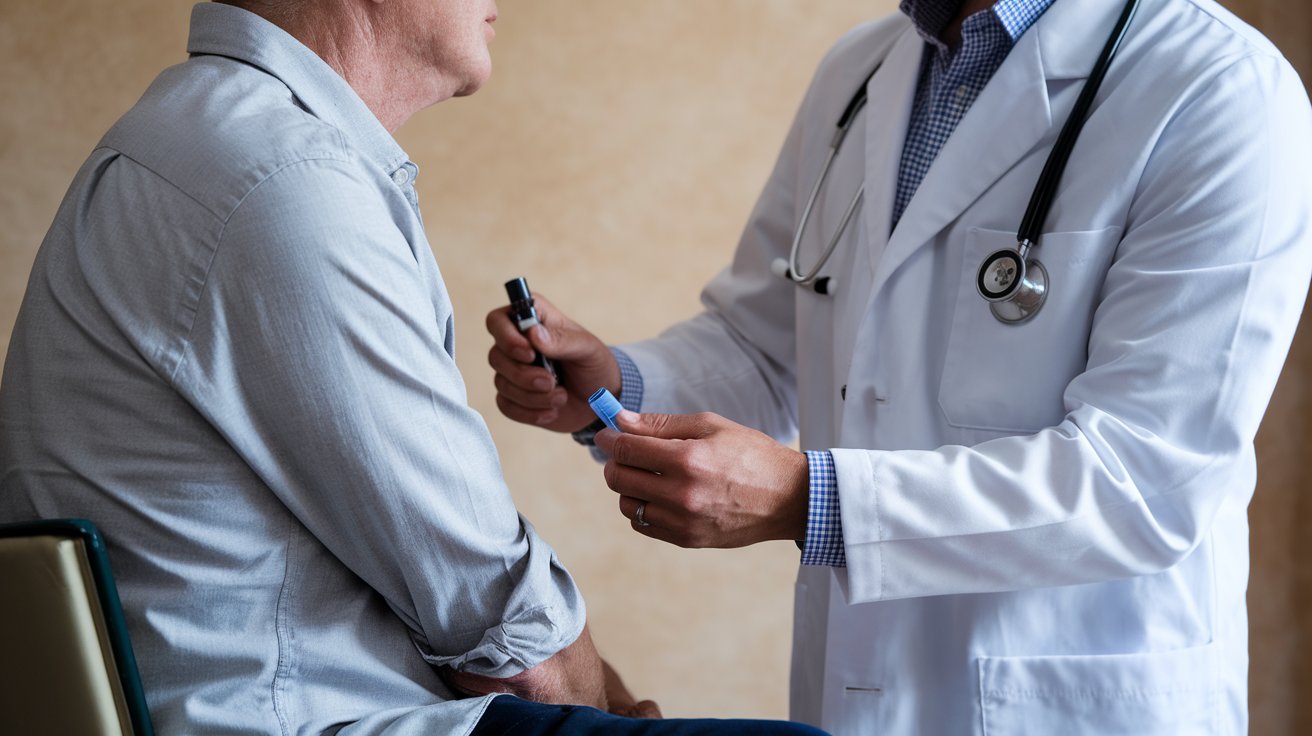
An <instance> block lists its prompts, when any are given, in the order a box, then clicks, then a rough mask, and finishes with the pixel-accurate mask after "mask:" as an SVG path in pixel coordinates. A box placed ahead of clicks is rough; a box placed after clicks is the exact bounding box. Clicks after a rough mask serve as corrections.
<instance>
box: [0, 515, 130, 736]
mask: <svg viewBox="0 0 1312 736" xmlns="http://www.w3.org/2000/svg"><path fill="white" fill-rule="evenodd" d="M0 732H3V733H60V734H65V733H66V734H124V735H127V734H133V735H134V736H152V735H153V730H152V729H151V725H150V716H149V714H148V712H147V711H146V699H145V695H144V693H143V692H142V689H141V679H140V677H139V676H138V674H137V663H136V658H135V657H134V656H133V654H132V645H131V643H130V642H129V641H128V635H127V626H126V624H125V623H124V621H123V609H122V606H121V605H120V604H119V599H118V590H117V589H116V588H115V586H114V578H113V575H112V574H111V573H110V569H109V558H108V556H107V555H106V554H105V543H104V540H102V539H101V537H100V533H99V532H97V531H96V528H95V526H94V525H93V524H91V522H89V521H85V520H82V519H52V520H46V521H35V522H29V523H25V524H7V525H0Z"/></svg>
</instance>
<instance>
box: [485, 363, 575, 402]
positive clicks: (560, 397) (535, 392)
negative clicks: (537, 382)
mask: <svg viewBox="0 0 1312 736" xmlns="http://www.w3.org/2000/svg"><path fill="white" fill-rule="evenodd" d="M539 370H542V373H543V374H544V375H545V374H546V373H547V372H546V370H543V369H539ZM547 380H550V376H547ZM492 385H493V386H495V387H496V389H497V393H498V394H499V395H501V396H503V397H505V398H506V399H507V400H509V401H510V402H512V403H514V404H518V405H519V406H522V407H523V408H525V409H536V410H539V411H541V410H546V409H559V408H560V407H562V406H564V405H565V402H567V401H569V394H567V393H566V392H565V389H563V388H553V389H549V390H547V391H543V390H541V389H539V388H537V387H536V386H534V387H533V388H523V387H521V386H516V385H515V384H513V383H511V382H510V381H509V380H508V379H507V378H506V377H505V376H503V375H502V374H500V373H498V374H496V376H494V377H493V378H492Z"/></svg>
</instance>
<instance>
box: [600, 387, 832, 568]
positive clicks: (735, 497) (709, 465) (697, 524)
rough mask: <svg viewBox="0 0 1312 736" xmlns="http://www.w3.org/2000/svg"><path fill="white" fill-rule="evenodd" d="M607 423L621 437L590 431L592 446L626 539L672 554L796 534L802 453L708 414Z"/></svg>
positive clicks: (802, 504) (803, 481)
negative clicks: (630, 534)
mask: <svg viewBox="0 0 1312 736" xmlns="http://www.w3.org/2000/svg"><path fill="white" fill-rule="evenodd" d="M617 421H618V423H619V426H620V428H621V429H623V430H624V433H623V434H621V433H619V432H615V431H614V430H609V429H608V430H604V431H602V432H600V433H598V434H597V447H598V448H600V449H601V450H602V451H603V452H605V453H606V454H607V455H609V456H610V461H609V462H608V463H606V470H605V473H606V484H607V485H608V486H610V488H611V490H613V491H615V492H616V493H618V494H620V513H621V514H623V515H624V516H625V517H627V518H628V519H629V520H630V522H631V523H632V525H633V528H634V530H635V531H638V532H640V533H642V534H645V535H647V536H649V537H653V538H655V539H660V540H662V541H665V542H669V543H671V544H676V545H678V546H680V547H744V546H746V545H749V544H755V543H757V542H764V541H766V540H771V539H784V540H799V539H803V538H804V537H805V536H806V515H807V505H808V503H809V501H810V498H809V496H810V482H809V478H808V473H807V471H808V467H807V460H806V455H804V454H802V453H800V452H797V451H796V450H793V449H791V448H789V447H785V446H784V445H781V444H779V443H778V442H775V441H774V440H773V439H771V438H770V437H768V436H766V435H764V434H762V433H760V432H758V431H756V430H754V429H751V428H748V427H744V426H742V425H741V424H735V423H734V422H731V421H729V420H728V419H725V418H724V417H721V416H719V415H716V414H709V413H703V414H634V413H633V412H629V411H624V412H620V414H619V416H618V417H617ZM639 506H641V508H642V516H641V518H638V509H639ZM642 522H645V525H644V524H643V523H642Z"/></svg>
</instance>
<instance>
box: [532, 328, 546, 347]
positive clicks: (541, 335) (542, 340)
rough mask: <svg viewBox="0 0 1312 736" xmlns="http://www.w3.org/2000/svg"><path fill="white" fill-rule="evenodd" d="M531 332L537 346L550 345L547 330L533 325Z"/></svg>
mask: <svg viewBox="0 0 1312 736" xmlns="http://www.w3.org/2000/svg"><path fill="white" fill-rule="evenodd" d="M532 331H533V337H534V339H536V340H537V341H538V343H539V344H543V345H550V344H551V333H550V332H547V328H545V327H543V326H542V325H534V326H533V327H532Z"/></svg>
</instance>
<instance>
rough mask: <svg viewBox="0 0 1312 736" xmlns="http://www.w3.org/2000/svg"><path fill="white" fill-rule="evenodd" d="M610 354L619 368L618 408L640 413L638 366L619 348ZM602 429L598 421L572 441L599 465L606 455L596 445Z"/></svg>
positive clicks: (640, 391) (640, 392) (639, 376)
mask: <svg viewBox="0 0 1312 736" xmlns="http://www.w3.org/2000/svg"><path fill="white" fill-rule="evenodd" d="M610 352H611V354H612V355H614V356H615V362H616V363H619V366H620V395H619V396H618V397H616V398H618V399H619V400H620V406H622V407H624V408H625V409H627V410H629V411H631V412H634V413H637V412H639V411H642V372H641V371H639V370H638V364H637V363H634V362H633V358H630V357H629V355H628V353H625V352H624V351H623V350H620V349H619V348H611V349H610ZM604 427H605V425H604V424H602V423H601V420H600V419H598V420H597V421H596V422H593V423H592V424H590V425H588V426H587V427H585V428H584V429H582V430H580V431H578V432H575V433H574V434H573V437H574V441H575V442H577V443H579V444H580V445H585V446H587V447H588V448H589V450H590V452H591V453H592V459H594V460H596V461H597V462H599V463H604V462H606V460H607V458H606V453H604V452H602V451H601V450H598V449H597V444H596V436H597V433H598V432H600V431H601V430H602V429H603V428H604Z"/></svg>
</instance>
